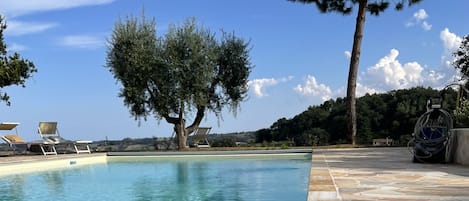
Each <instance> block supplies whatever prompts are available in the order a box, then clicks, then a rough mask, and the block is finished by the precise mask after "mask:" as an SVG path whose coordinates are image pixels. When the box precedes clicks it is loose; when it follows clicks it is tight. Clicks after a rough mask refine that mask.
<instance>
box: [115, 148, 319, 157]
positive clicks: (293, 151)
mask: <svg viewBox="0 0 469 201" xmlns="http://www.w3.org/2000/svg"><path fill="white" fill-rule="evenodd" d="M310 153H313V150H312V149H275V150H242V151H164V152H160V151H149V152H107V155H108V156H194V155H204V156H205V155H220V156H223V155H254V154H259V155H264V154H310Z"/></svg>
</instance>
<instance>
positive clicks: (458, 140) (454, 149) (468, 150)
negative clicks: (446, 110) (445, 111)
mask: <svg viewBox="0 0 469 201" xmlns="http://www.w3.org/2000/svg"><path fill="white" fill-rule="evenodd" d="M451 140H452V142H451V147H449V150H450V151H451V155H452V157H451V158H452V161H453V162H454V163H457V164H462V165H469V128H457V129H453V130H452V139H451Z"/></svg>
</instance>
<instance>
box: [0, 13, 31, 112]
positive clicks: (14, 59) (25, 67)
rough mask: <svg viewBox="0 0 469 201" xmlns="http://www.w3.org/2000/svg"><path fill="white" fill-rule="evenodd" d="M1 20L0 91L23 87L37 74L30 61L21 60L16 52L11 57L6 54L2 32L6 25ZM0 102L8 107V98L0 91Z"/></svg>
mask: <svg viewBox="0 0 469 201" xmlns="http://www.w3.org/2000/svg"><path fill="white" fill-rule="evenodd" d="M3 20H4V19H3V17H2V16H0V89H3V88H4V87H6V86H10V85H18V86H21V87H25V82H26V80H27V79H28V78H30V77H31V76H32V74H33V73H35V72H37V69H36V68H35V67H34V64H33V63H32V62H31V61H29V60H27V59H23V58H21V56H20V55H19V54H18V53H17V52H15V53H13V54H12V55H9V54H8V52H7V45H6V44H5V43H4V38H3V31H4V30H5V29H6V28H7V25H6V24H5V22H4V21H3ZM0 100H1V101H5V102H6V104H7V105H8V106H9V105H10V101H9V100H10V97H9V96H8V94H7V93H5V92H3V91H1V90H0Z"/></svg>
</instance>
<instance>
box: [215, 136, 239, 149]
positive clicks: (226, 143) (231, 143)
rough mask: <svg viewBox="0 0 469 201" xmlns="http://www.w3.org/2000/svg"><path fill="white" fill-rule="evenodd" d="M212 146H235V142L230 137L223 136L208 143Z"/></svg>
mask: <svg viewBox="0 0 469 201" xmlns="http://www.w3.org/2000/svg"><path fill="white" fill-rule="evenodd" d="M210 145H211V146H212V147H236V142H235V141H233V139H231V138H227V137H224V138H222V139H219V140H216V141H214V142H212V143H211V144H210Z"/></svg>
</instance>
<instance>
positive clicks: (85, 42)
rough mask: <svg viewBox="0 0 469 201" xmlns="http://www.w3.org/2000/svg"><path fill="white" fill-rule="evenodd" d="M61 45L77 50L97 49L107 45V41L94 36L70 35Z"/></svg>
mask: <svg viewBox="0 0 469 201" xmlns="http://www.w3.org/2000/svg"><path fill="white" fill-rule="evenodd" d="M60 44H61V45H64V46H69V47H76V48H84V49H96V48H100V47H103V46H104V45H105V39H104V37H98V36H94V35H70V36H65V37H63V38H62V39H61V40H60Z"/></svg>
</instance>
